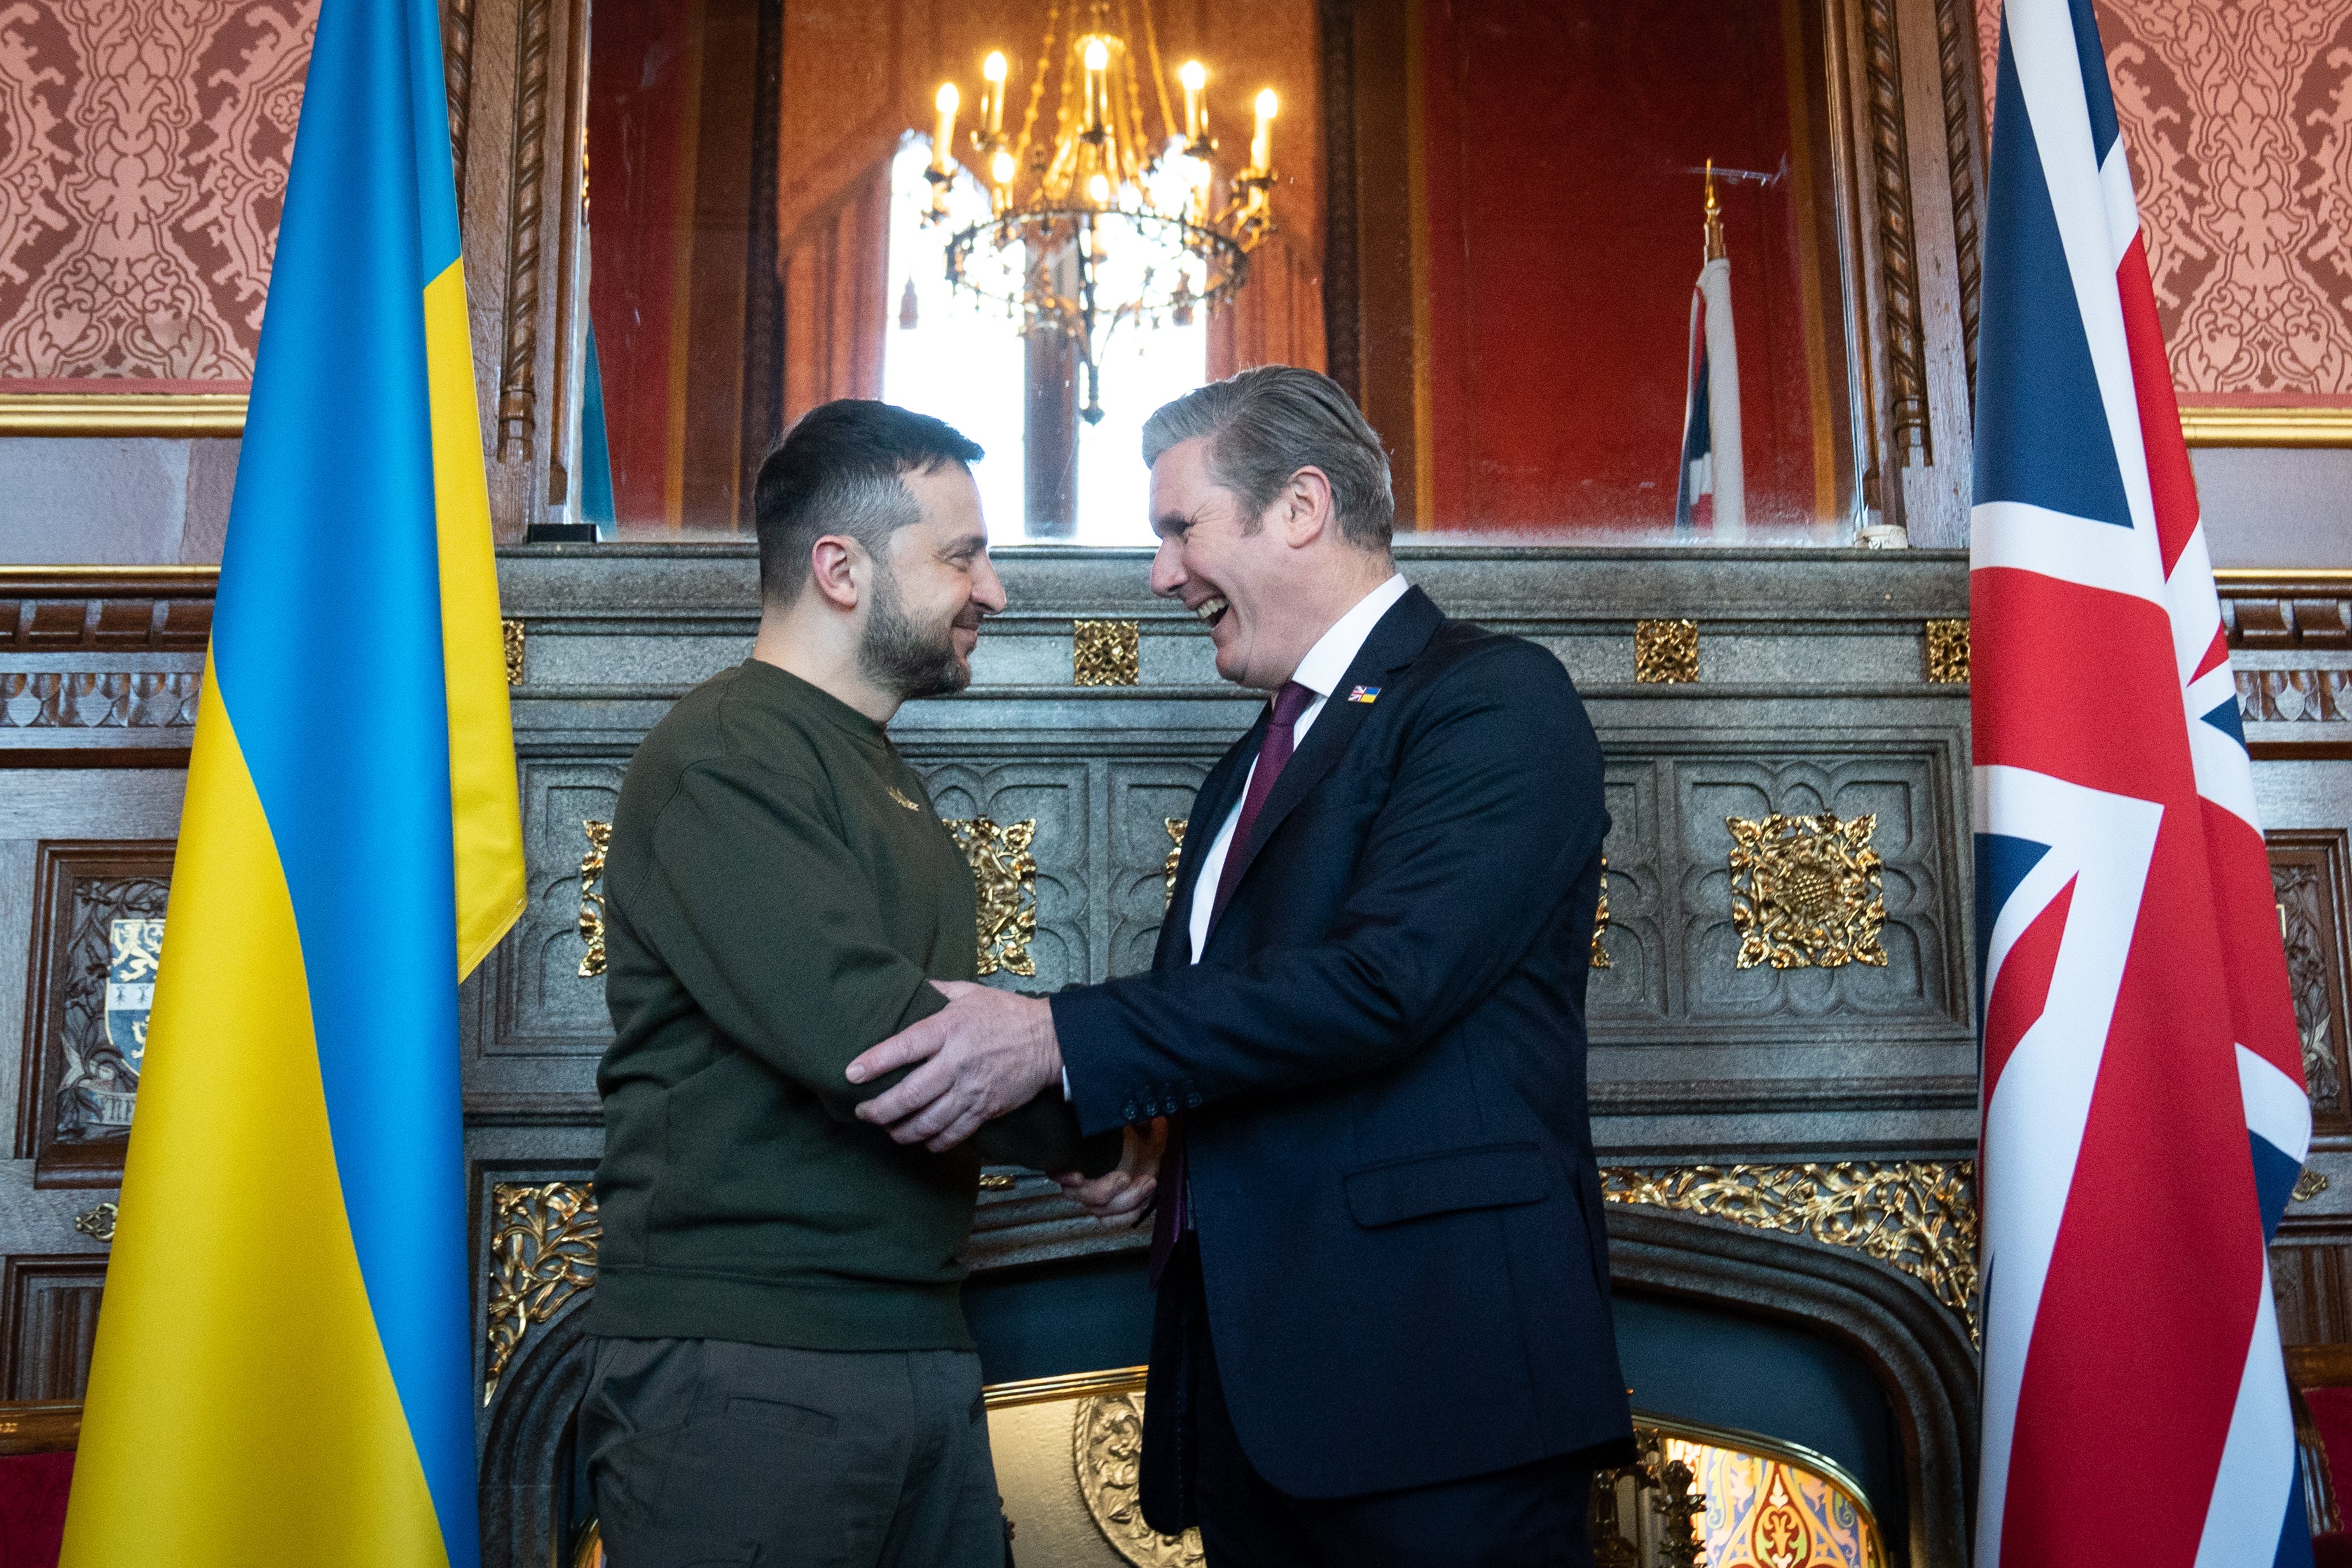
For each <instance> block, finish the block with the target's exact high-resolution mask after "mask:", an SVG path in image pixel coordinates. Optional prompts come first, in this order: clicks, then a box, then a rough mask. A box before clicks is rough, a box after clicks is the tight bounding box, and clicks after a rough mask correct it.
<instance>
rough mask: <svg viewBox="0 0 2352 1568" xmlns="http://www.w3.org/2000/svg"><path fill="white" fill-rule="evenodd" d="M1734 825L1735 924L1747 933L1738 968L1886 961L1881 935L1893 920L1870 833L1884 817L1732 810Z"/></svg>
mask: <svg viewBox="0 0 2352 1568" xmlns="http://www.w3.org/2000/svg"><path fill="white" fill-rule="evenodd" d="M1723 820H1724V826H1727V827H1728V828H1730V829H1731V923H1732V926H1733V928H1734V929H1735V930H1737V931H1738V932H1739V955H1738V959H1737V961H1736V967H1738V968H1740V969H1753V968H1755V967H1756V966H1757V965H1758V964H1759V963H1769V964H1770V965H1771V966H1772V967H1773V968H1775V969H1812V968H1820V969H1839V968H1843V966H1844V965H1846V964H1849V963H1868V964H1874V965H1877V966H1881V967H1884V966H1885V963H1886V949H1885V946H1884V945H1882V944H1881V942H1879V939H1878V931H1879V928H1880V927H1881V926H1883V925H1885V923H1886V898H1885V889H1884V887H1883V886H1882V885H1881V882H1880V878H1879V859H1878V852H1877V851H1876V850H1874V849H1873V848H1872V847H1870V836H1871V834H1872V833H1873V832H1874V830H1875V829H1876V828H1877V826H1878V818H1877V816H1874V815H1872V816H1855V817H1848V818H1845V819H1843V820H1841V819H1840V818H1839V817H1838V816H1837V815H1836V814H1835V813H1834V812H1828V811H1824V812H1822V814H1821V815H1820V816H1782V815H1781V814H1780V813H1779V812H1777V811H1776V812H1774V813H1773V814H1772V815H1771V816H1768V817H1766V818H1765V819H1764V820H1763V821H1761V822H1750V821H1748V819H1747V818H1745V817H1739V816H1727V817H1725V818H1724V819H1723Z"/></svg>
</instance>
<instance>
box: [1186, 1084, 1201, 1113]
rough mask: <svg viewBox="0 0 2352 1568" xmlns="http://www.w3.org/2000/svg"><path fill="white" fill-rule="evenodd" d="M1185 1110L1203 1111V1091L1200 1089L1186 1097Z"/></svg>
mask: <svg viewBox="0 0 2352 1568" xmlns="http://www.w3.org/2000/svg"><path fill="white" fill-rule="evenodd" d="M1184 1109H1185V1110H1200V1109H1201V1091H1200V1090H1199V1089H1194V1090H1193V1091H1192V1093H1190V1094H1188V1095H1186V1096H1185V1097H1184Z"/></svg>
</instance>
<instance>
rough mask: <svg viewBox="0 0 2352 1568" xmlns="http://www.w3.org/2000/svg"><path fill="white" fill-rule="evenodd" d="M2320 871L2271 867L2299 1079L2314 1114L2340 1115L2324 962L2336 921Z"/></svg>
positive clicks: (2303, 864) (2298, 865)
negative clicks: (2298, 1040)
mask: <svg viewBox="0 0 2352 1568" xmlns="http://www.w3.org/2000/svg"><path fill="white" fill-rule="evenodd" d="M2323 869H2324V868H2323V866H2322V865H2321V864H2320V863H2318V862H2316V861H2312V860H2303V861H2294V862H2289V863H2287V864H2285V865H2278V864H2273V866H2272V867H2271V884H2272V890H2273V893H2274V894H2275V895H2276V897H2277V899H2278V906H2279V926H2280V930H2281V931H2282V932H2283V933H2284V936H2285V938H2286V971H2287V983H2288V989H2289V990H2290V991H2291V992H2292V993H2293V994H2294V1022H2295V1027H2296V1030H2297V1032H2298V1033H2299V1034H2301V1036H2302V1037H2303V1079H2304V1084H2305V1088H2306V1089H2309V1091H2310V1094H2311V1101H2312V1107H2313V1109H2314V1110H2321V1111H2327V1110H2340V1109H2342V1107H2343V1104H2344V1078H2343V1074H2342V1073H2341V1071H2340V1070H2339V1069H2338V1068H2337V1065H2336V1062H2337V1057H2336V1019H2335V1017H2334V1016H2333V1010H2332V1008H2331V1007H2330V1006H2329V991H2330V987H2329V985H2328V984H2327V982H2328V973H2327V971H2328V957H2329V949H2330V947H2331V946H2332V945H2333V943H2334V942H2335V930H2334V927H2335V921H2333V920H2332V919H2331V918H2330V915H2331V911H2330V910H2328V909H2327V908H2326V902H2325V899H2326V889H2324V888H2323V887H2322V885H2321V881H2320V879H2321V875H2322V872H2323Z"/></svg>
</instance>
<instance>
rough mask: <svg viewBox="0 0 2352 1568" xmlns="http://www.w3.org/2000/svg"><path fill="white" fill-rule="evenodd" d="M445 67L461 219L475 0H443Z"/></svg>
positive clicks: (471, 104)
mask: <svg viewBox="0 0 2352 1568" xmlns="http://www.w3.org/2000/svg"><path fill="white" fill-rule="evenodd" d="M441 68H442V74H443V75H444V76H446V78H447V79H448V81H447V88H448V93H449V166H450V169H451V171H452V172H453V174H455V175H456V177H457V216H458V218H459V220H460V221H461V222H462V221H463V220H464V218H465V216H466V136H467V132H469V131H470V130H471V129H472V127H473V113H474V0H443V4H442V7H441Z"/></svg>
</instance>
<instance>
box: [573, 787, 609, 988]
mask: <svg viewBox="0 0 2352 1568" xmlns="http://www.w3.org/2000/svg"><path fill="white" fill-rule="evenodd" d="M580 826H581V828H582V830H583V831H584V832H585V833H586V834H587V835H588V853H587V854H585V855H583V856H582V857H580V935H581V937H582V938H583V940H584V941H585V942H587V943H588V951H587V952H585V953H583V954H582V955H581V958H580V978H581V979H583V980H593V979H595V978H596V976H598V975H600V974H602V973H604V851H605V850H607V849H609V848H611V847H612V845H613V825H612V824H611V823H609V822H598V821H596V820H595V819H594V818H593V817H591V818H589V819H588V820H586V821H584V822H583V823H581V825H580Z"/></svg>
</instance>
